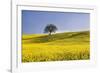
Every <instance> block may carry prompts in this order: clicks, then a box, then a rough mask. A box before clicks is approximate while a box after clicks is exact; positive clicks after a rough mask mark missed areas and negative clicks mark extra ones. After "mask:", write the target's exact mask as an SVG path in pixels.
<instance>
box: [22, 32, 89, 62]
mask: <svg viewBox="0 0 100 73" xmlns="http://www.w3.org/2000/svg"><path fill="white" fill-rule="evenodd" d="M89 58H90V32H89V31H82V32H65V33H56V34H52V35H51V36H48V35H47V34H32V35H23V37H22V62H42V61H63V60H88V59H89Z"/></svg>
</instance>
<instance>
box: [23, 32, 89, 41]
mask: <svg viewBox="0 0 100 73" xmlns="http://www.w3.org/2000/svg"><path fill="white" fill-rule="evenodd" d="M89 37H90V34H89V31H83V32H65V33H56V34H52V35H51V36H49V35H48V34H33V35H23V38H22V39H23V41H24V43H51V42H55V41H60V42H63V41H64V42H67V43H68V42H71V41H75V42H83V41H84V42H89Z"/></svg>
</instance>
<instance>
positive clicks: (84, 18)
mask: <svg viewBox="0 0 100 73" xmlns="http://www.w3.org/2000/svg"><path fill="white" fill-rule="evenodd" d="M47 24H54V25H55V26H56V27H57V28H58V30H57V32H67V31H84V30H89V27H90V14H89V13H75V12H50V11H49V12H48V11H33V10H22V32H23V34H40V33H41V34H42V33H43V32H44V28H45V26H46V25H47Z"/></svg>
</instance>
